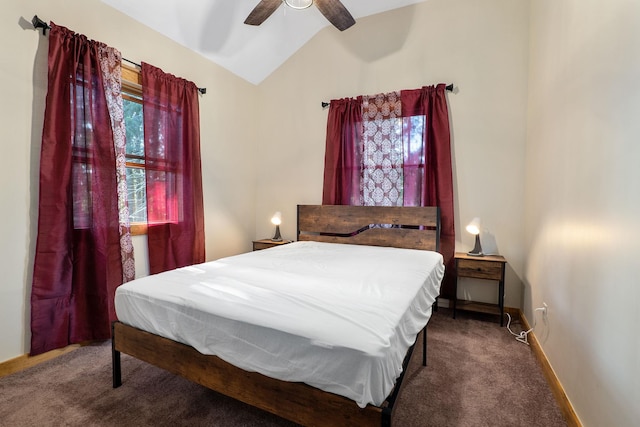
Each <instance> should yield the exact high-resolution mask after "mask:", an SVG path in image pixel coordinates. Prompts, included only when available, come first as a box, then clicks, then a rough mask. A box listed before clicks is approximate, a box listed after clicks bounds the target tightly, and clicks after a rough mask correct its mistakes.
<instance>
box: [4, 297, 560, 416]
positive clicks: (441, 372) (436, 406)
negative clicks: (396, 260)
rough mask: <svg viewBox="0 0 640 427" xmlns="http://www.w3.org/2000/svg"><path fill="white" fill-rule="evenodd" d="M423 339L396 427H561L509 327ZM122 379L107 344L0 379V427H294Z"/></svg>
mask: <svg viewBox="0 0 640 427" xmlns="http://www.w3.org/2000/svg"><path fill="white" fill-rule="evenodd" d="M516 328H517V326H515V327H514V326H513V325H512V329H513V330H514V331H515V332H518V331H519V330H516ZM427 337H428V338H427V343H428V366H427V367H426V368H423V367H422V366H421V365H420V362H421V357H414V362H415V363H412V365H411V366H409V369H408V371H407V376H406V378H405V381H406V382H407V383H406V385H405V388H404V390H403V393H402V395H401V397H400V400H399V401H398V402H397V405H398V407H397V409H396V413H395V416H394V419H393V424H394V425H395V426H402V427H405V426H406V427H414V426H415V427H431V426H437V427H446V426H524V427H527V426H547V427H554V426H566V423H565V421H564V420H563V418H562V414H561V412H560V409H559V408H558V406H557V404H556V402H555V400H554V397H553V395H552V393H551V390H550V388H549V386H548V384H547V383H546V381H545V379H544V376H543V374H542V371H541V369H540V367H539V365H538V363H537V361H536V360H535V357H534V356H533V353H532V352H531V349H530V348H529V347H528V346H527V345H525V344H522V343H519V342H517V341H516V340H515V339H514V337H513V336H512V335H511V334H509V332H508V331H507V330H506V328H501V327H500V326H499V325H498V324H497V323H493V322H487V321H482V320H478V319H476V318H473V317H472V316H470V315H466V314H464V313H463V314H460V315H458V316H457V319H452V318H451V312H450V311H449V310H446V309H440V310H439V311H438V312H436V313H434V315H433V317H432V319H431V321H430V323H429V328H428V335H427ZM416 351H417V352H418V351H421V350H420V349H418V348H416ZM416 356H420V355H416ZM122 375H123V385H122V386H121V387H120V388H117V389H113V388H112V387H111V346H110V343H108V342H106V343H100V344H95V345H90V346H86V347H82V348H80V349H78V350H75V351H72V352H70V353H67V354H65V355H63V356H60V357H58V358H56V359H54V360H50V361H48V362H45V363H42V364H40V365H38V366H35V367H32V368H29V369H27V370H24V371H22V372H18V373H15V374H12V375H8V376H6V377H4V378H0V426H2V427H5V426H6V427H21V426H104V427H111V426H222V427H238V426H294V424H292V423H290V422H288V421H286V420H283V419H281V418H278V417H276V416H273V415H271V414H268V413H266V412H263V411H261V410H258V409H255V408H252V407H249V406H247V405H245V404H242V403H240V402H237V401H234V400H232V399H229V398H226V397H224V396H222V395H220V394H218V393H216V392H213V391H210V390H208V389H206V388H204V387H202V386H199V385H197V384H194V383H192V382H190V381H187V380H184V379H182V378H180V377H177V376H174V375H172V374H169V373H167V372H166V371H163V370H161V369H159V368H155V367H153V366H151V365H148V364H146V363H144V362H141V361H138V360H136V359H134V358H131V357H129V356H126V355H123V356H122Z"/></svg>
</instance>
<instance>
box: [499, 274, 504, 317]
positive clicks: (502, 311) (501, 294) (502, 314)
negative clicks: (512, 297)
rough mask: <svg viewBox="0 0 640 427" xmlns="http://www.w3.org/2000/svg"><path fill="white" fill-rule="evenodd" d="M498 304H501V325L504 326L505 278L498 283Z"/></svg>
mask: <svg viewBox="0 0 640 427" xmlns="http://www.w3.org/2000/svg"><path fill="white" fill-rule="evenodd" d="M498 292H499V293H500V294H499V295H498V304H499V305H500V326H501V327H502V326H504V280H501V281H500V283H499V285H498Z"/></svg>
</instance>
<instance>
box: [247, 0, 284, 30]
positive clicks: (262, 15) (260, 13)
mask: <svg viewBox="0 0 640 427" xmlns="http://www.w3.org/2000/svg"><path fill="white" fill-rule="evenodd" d="M281 4H282V0H261V1H260V3H258V5H257V6H256V7H255V8H254V9H253V10H252V11H251V13H250V14H249V16H247V19H245V20H244V23H245V24H247V25H260V24H262V23H263V22H264V21H266V19H267V18H268V17H270V16H271V15H272V14H273V12H275V11H276V9H277V8H279V7H280V5H281Z"/></svg>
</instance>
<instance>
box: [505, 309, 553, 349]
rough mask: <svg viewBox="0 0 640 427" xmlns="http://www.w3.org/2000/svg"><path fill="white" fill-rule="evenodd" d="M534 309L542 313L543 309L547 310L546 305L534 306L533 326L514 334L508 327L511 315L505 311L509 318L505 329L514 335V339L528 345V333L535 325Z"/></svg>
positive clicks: (534, 313)
mask: <svg viewBox="0 0 640 427" xmlns="http://www.w3.org/2000/svg"><path fill="white" fill-rule="evenodd" d="M536 311H542V312H543V313H544V312H545V311H547V308H546V307H539V308H536V309H535V310H534V311H533V326H532V327H531V328H530V329H529V330H528V331H521V332H520V333H519V334H516V333H515V332H513V331H512V330H511V328H510V326H511V315H510V314H509V313H507V317H508V318H509V320H508V321H507V330H508V331H509V332H510V333H511V335H513V336H514V337H516V341H520V342H521V343H524V344H526V345H529V339H528V335H529V333H530V332H531V331H533V330H534V328H535V327H536Z"/></svg>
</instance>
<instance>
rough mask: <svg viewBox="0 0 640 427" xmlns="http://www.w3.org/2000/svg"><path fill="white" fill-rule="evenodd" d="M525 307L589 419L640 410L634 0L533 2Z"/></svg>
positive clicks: (625, 420) (639, 152) (611, 421)
mask: <svg viewBox="0 0 640 427" xmlns="http://www.w3.org/2000/svg"><path fill="white" fill-rule="evenodd" d="M531 5H532V7H531V50H530V63H531V67H530V76H531V78H530V86H529V104H528V105H529V121H528V129H529V130H528V141H527V152H526V159H527V164H526V170H527V174H526V190H525V194H526V208H527V209H526V222H525V224H526V242H527V248H526V252H527V258H526V269H525V282H526V297H525V309H526V314H527V316H528V317H529V318H532V316H533V314H532V311H531V309H532V308H533V307H536V306H539V305H540V304H541V303H542V302H543V301H545V302H546V303H547V304H548V305H549V320H548V322H547V323H543V322H539V324H538V326H539V327H538V328H537V329H536V335H537V336H538V338H539V339H540V340H541V342H542V345H543V348H544V350H545V352H546V354H547V356H548V358H549V360H550V361H551V364H552V365H553V368H554V370H555V371H556V373H557V375H558V377H559V379H560V381H561V382H562V384H563V386H564V388H565V390H566V391H567V393H568V395H569V399H570V400H571V402H572V403H573V405H574V407H575V409H576V411H577V413H578V415H579V417H580V418H581V420H582V422H583V423H584V425H585V426H632V425H638V420H639V419H640V406H639V405H638V402H640V340H638V338H637V334H636V333H635V329H636V327H637V325H638V324H640V314H639V313H640V287H639V286H638V285H639V283H640V281H639V272H640V269H639V268H638V265H639V263H638V261H637V254H638V253H640V233H639V232H638V227H637V226H636V224H637V221H638V218H640V197H639V195H640V167H639V164H640V144H639V142H638V141H640V121H639V120H638V116H639V115H640V80H639V79H638V76H640V25H638V23H639V22H640V3H639V2H637V1H625V0H608V1H599V2H584V1H580V0H536V1H532V2H531Z"/></svg>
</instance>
